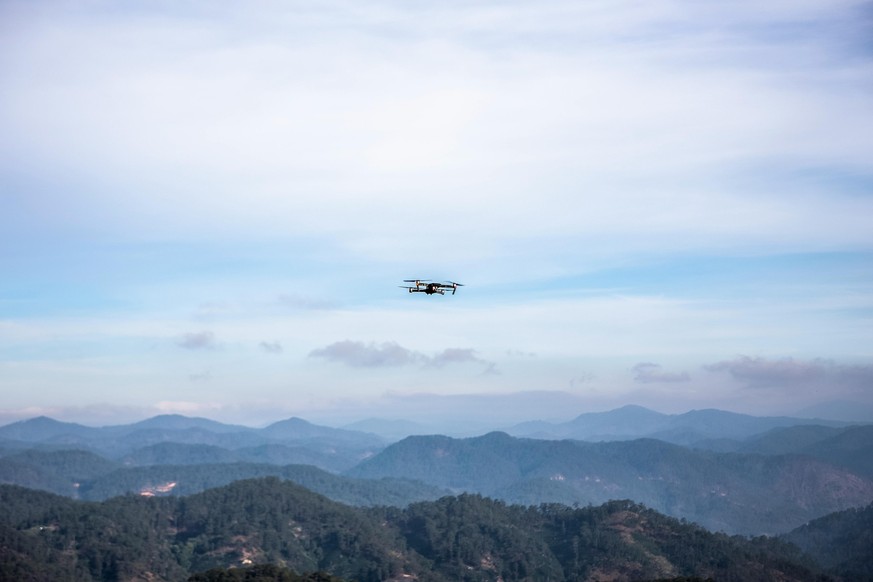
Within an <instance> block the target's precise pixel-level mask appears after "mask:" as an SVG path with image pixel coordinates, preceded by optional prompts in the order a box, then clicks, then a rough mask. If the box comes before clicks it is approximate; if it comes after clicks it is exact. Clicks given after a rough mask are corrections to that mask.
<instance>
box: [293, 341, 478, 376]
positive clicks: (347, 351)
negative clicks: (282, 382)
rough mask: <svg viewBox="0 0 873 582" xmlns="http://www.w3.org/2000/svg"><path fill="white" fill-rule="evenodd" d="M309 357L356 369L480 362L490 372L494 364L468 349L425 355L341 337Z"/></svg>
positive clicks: (393, 345) (388, 345)
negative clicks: (341, 339)
mask: <svg viewBox="0 0 873 582" xmlns="http://www.w3.org/2000/svg"><path fill="white" fill-rule="evenodd" d="M309 356H310V357H314V358H324V359H327V360H330V361H332V362H337V363H341V364H345V365H347V366H352V367H357V368H381V367H394V366H409V365H419V366H424V367H433V368H442V367H445V366H448V365H453V364H471V363H472V364H480V365H483V366H485V368H486V371H494V368H495V364H494V363H493V362H489V361H487V360H484V359H482V358H480V357H478V356H477V355H476V351H475V350H473V349H470V348H447V349H445V350H443V351H441V352H439V353H437V354H436V355H433V356H428V355H426V354H422V353H420V352H416V351H413V350H409V349H407V348H404V347H403V346H401V345H399V344H397V343H395V342H384V343H382V344H376V343H374V342H370V343H364V342H358V341H351V340H345V341H341V342H335V343H333V344H330V345H329V346H326V347H324V348H319V349H317V350H313V351H312V352H310V354H309Z"/></svg>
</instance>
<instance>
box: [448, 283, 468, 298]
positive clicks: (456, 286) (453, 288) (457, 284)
mask: <svg viewBox="0 0 873 582" xmlns="http://www.w3.org/2000/svg"><path fill="white" fill-rule="evenodd" d="M446 283H448V285H450V286H451V288H452V295H454V294H455V291H457V290H458V287H463V286H464V284H463V283H456V282H454V281H446Z"/></svg>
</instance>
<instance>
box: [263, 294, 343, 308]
mask: <svg viewBox="0 0 873 582" xmlns="http://www.w3.org/2000/svg"><path fill="white" fill-rule="evenodd" d="M278 302H279V304H280V305H282V306H284V307H290V308H293V309H304V310H320V309H336V307H337V306H338V303H336V302H335V301H331V300H329V299H321V298H317V297H310V296H308V295H300V294H297V293H282V294H281V295H279V298H278Z"/></svg>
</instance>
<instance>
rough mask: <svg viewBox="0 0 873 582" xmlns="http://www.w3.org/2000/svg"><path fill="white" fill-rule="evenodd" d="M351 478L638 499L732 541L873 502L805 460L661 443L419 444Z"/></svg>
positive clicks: (433, 440) (521, 497) (840, 472)
mask: <svg viewBox="0 0 873 582" xmlns="http://www.w3.org/2000/svg"><path fill="white" fill-rule="evenodd" d="M346 474H348V475H350V476H355V477H363V478H378V477H399V476H403V477H406V478H411V479H417V480H421V481H423V482H425V483H430V484H433V485H436V486H439V487H446V488H449V489H451V490H453V491H456V492H462V491H466V492H472V493H481V494H483V495H489V496H493V497H496V498H498V499H503V500H505V501H508V502H513V503H523V504H534V505H535V504H539V503H543V502H559V503H565V504H574V503H579V504H589V503H603V502H605V501H607V500H610V499H633V500H634V501H637V502H639V503H644V504H646V505H647V506H649V507H652V508H654V509H656V510H658V511H661V512H664V513H666V514H668V515H672V516H675V517H682V518H686V519H689V520H692V521H695V522H697V523H700V524H701V525H703V526H705V527H707V528H709V529H712V530H722V531H726V532H729V533H747V534H761V533H771V534H772V533H779V532H784V531H789V530H790V529H792V528H794V527H796V526H797V525H799V524H801V523H804V522H806V521H808V520H810V519H813V518H816V517H819V516H821V515H825V514H827V513H830V512H832V511H838V510H841V509H845V508H849V507H855V506H860V505H865V504H867V503H869V502H870V501H873V480H871V479H869V478H865V477H863V476H859V475H856V474H853V473H851V472H849V471H847V470H846V469H844V468H841V467H838V466H835V465H832V464H829V463H826V462H824V461H822V460H818V459H813V458H809V457H802V456H764V455H750V454H735V453H734V454H724V453H715V452H711V451H701V450H691V449H687V448H684V447H681V446H678V445H672V444H669V443H665V442H662V441H657V440H652V439H640V440H634V441H616V442H603V443H589V442H582V441H569V440H564V441H544V440H537V439H519V438H514V437H511V436H509V435H507V434H505V433H491V434H488V435H484V436H482V437H476V438H470V439H453V438H450V437H444V436H419V437H409V438H407V439H404V440H402V441H400V442H398V443H395V444H393V445H390V446H389V447H387V448H386V449H385V450H384V451H382V452H381V453H379V454H378V455H376V456H375V457H373V458H371V459H369V460H367V461H364V462H363V463H361V464H360V465H358V466H357V467H355V468H354V469H352V470H350V471H348V472H347V473H346Z"/></svg>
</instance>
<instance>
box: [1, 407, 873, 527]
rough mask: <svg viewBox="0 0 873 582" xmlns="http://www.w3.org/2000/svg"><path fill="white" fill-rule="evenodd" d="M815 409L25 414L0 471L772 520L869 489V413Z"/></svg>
mask: <svg viewBox="0 0 873 582" xmlns="http://www.w3.org/2000/svg"><path fill="white" fill-rule="evenodd" d="M817 422H818V421H813V420H809V419H792V418H787V417H750V416H746V415H738V414H735V413H728V412H724V411H717V410H705V411H691V412H689V413H686V414H681V415H664V414H661V413H658V412H655V411H651V410H648V409H645V408H642V407H637V406H628V407H624V408H621V409H617V410H614V411H610V412H606V413H586V414H583V415H580V416H579V417H577V418H576V419H574V420H573V421H571V422H569V423H558V424H549V423H541V422H540V423H525V424H522V425H517V426H515V427H512V429H511V430H512V431H513V432H515V433H518V434H534V435H536V437H519V436H513V435H511V434H509V433H508V432H492V433H488V434H485V435H481V436H476V437H468V438H455V437H448V436H444V435H416V436H409V437H406V438H404V439H402V440H399V441H396V442H393V443H390V444H389V441H388V440H386V439H383V438H382V437H379V436H376V435H375V434H373V433H372V432H366V431H360V430H350V429H348V428H346V429H337V428H331V427H325V426H319V425H315V424H312V423H309V422H307V421H305V420H302V419H299V418H291V419H288V420H284V421H280V422H277V423H274V424H271V425H269V426H267V427H264V428H257V429H256V428H249V427H244V426H239V425H228V424H223V423H219V422H216V421H213V420H209V419H205V418H188V417H184V416H180V415H162V416H157V417H154V418H151V419H147V420H144V421H142V422H138V423H134V424H130V425H118V426H108V427H87V426H83V425H79V424H75V423H64V422H58V421H56V420H52V419H49V418H46V417H38V418H34V419H30V420H26V421H20V422H17V423H13V424H10V425H6V426H3V427H0V483H12V484H17V485H23V486H27V487H31V488H36V489H43V490H46V491H51V492H54V493H58V494H62V495H66V496H69V497H74V498H79V499H90V500H103V499H107V498H109V497H112V496H116V495H123V494H125V493H139V494H149V495H157V496H162V495H185V494H191V493H196V492H199V491H202V490H205V489H208V488H211V487H217V486H222V485H225V484H228V483H231V482H232V481H235V480H239V479H247V478H253V477H265V476H276V477H280V478H283V479H289V480H292V481H295V482H298V483H300V484H303V485H305V486H306V487H309V488H312V489H313V490H315V491H319V492H321V493H323V494H325V495H328V496H330V497H331V498H333V499H335V500H339V501H342V502H345V503H350V504H353V505H376V504H384V505H395V506H404V505H406V504H408V503H411V502H415V501H421V500H433V499H437V498H438V497H440V496H442V495H445V494H447V493H449V492H451V493H463V492H470V493H477V494H482V495H488V496H491V497H494V498H497V499H501V500H504V501H507V502H511V503H521V504H526V505H537V504H540V503H544V502H548V503H551V502H558V503H564V504H569V505H574V504H576V505H587V504H599V503H603V502H606V501H609V500H611V499H616V498H623V499H632V500H634V501H636V502H639V503H644V504H646V505H647V506H649V507H652V508H654V509H656V510H658V511H661V512H663V513H665V514H667V515H671V516H674V517H677V518H683V519H688V520H691V521H694V522H697V523H699V524H702V525H704V526H706V527H707V528H709V529H711V530H714V531H725V532H728V533H743V534H752V535H757V534H762V533H766V534H777V533H782V532H786V531H789V530H790V529H792V528H794V527H797V526H799V525H801V524H803V523H806V522H807V521H809V520H812V519H815V518H818V517H821V516H824V515H826V514H828V513H831V512H834V511H841V510H845V509H849V508H853V507H860V506H864V505H866V504H868V503H870V502H871V501H873V426H871V425H848V424H846V423H839V422H829V421H821V423H822V424H817ZM360 426H367V427H369V428H372V429H378V423H375V422H373V421H368V422H367V423H364V424H362V425H360ZM414 428H415V427H414V426H413V425H410V424H407V423H392V424H391V425H390V428H389V430H391V431H395V432H398V431H399V432H402V431H400V429H414ZM548 431H551V432H548ZM566 434H570V435H573V436H572V438H569V437H561V438H557V435H566ZM549 435H552V436H556V438H545V437H547V436H549ZM652 435H657V436H659V437H661V438H653V436H652ZM583 436H587V440H583V439H581V437H583ZM676 441H679V444H677V442H676ZM685 441H689V442H685ZM316 469H317V472H316Z"/></svg>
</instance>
